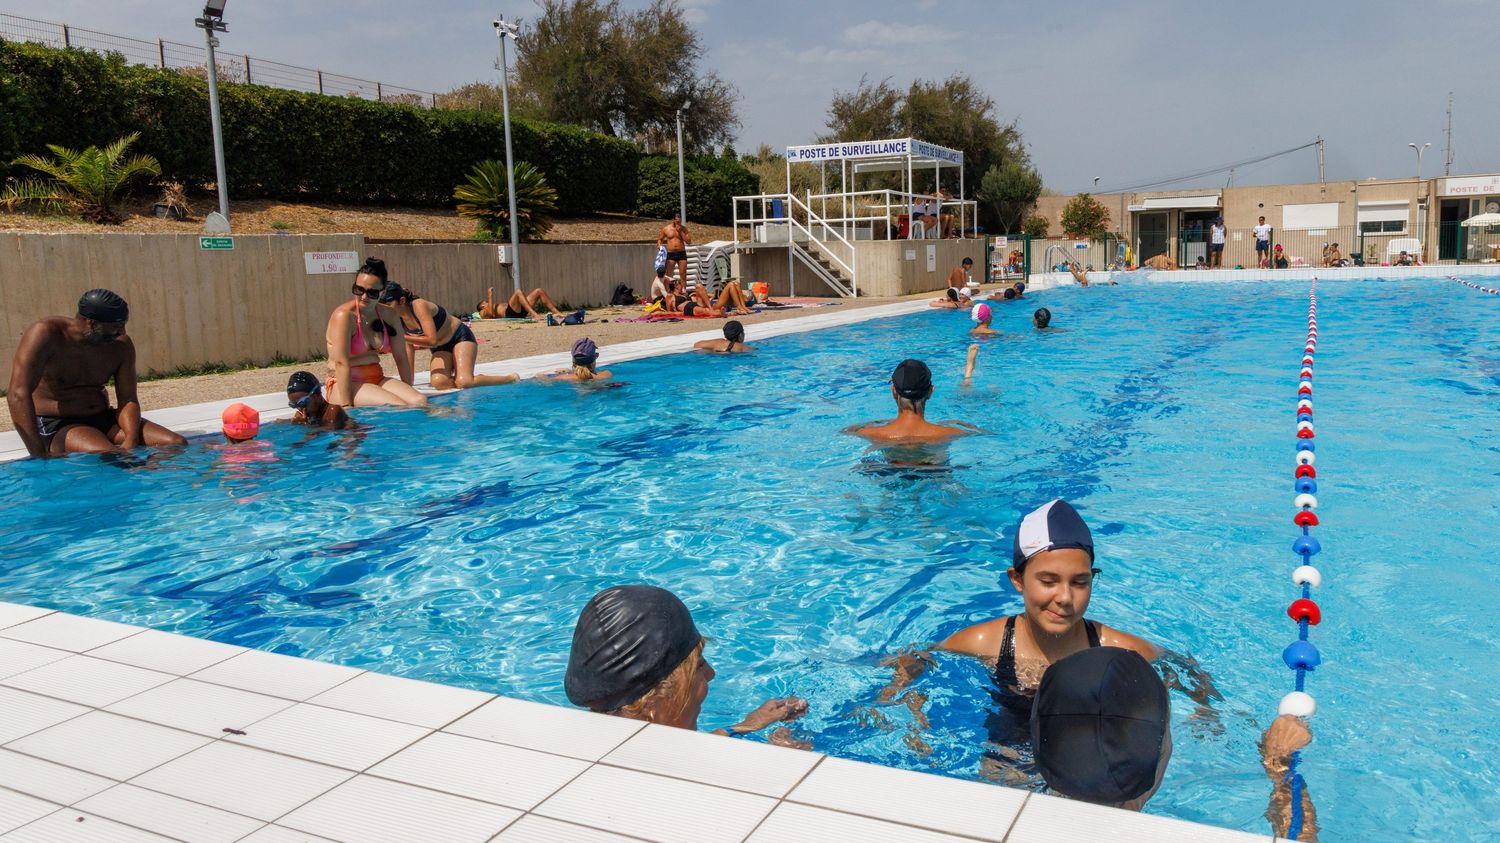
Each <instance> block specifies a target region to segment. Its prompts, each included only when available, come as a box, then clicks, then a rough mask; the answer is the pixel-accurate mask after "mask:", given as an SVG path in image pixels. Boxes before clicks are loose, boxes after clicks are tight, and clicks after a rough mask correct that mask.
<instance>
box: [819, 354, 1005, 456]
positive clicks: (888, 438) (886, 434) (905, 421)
mask: <svg viewBox="0 0 1500 843" xmlns="http://www.w3.org/2000/svg"><path fill="white" fill-rule="evenodd" d="M891 397H892V398H894V399H896V418H894V419H892V420H891V421H888V422H883V423H880V422H872V423H866V424H856V425H852V426H850V427H848V428H845V429H844V432H845V433H852V434H854V435H856V436H863V437H864V438H866V439H869V440H870V441H872V442H877V443H892V444H895V443H919V442H946V441H947V440H949V439H953V438H954V437H957V436H967V435H969V434H971V433H979V432H980V430H979V428H977V427H975V426H973V425H971V424H966V423H964V422H952V423H950V424H934V423H933V422H930V421H928V420H927V418H926V413H927V399H928V398H931V397H932V370H931V369H928V368H927V364H926V363H923V362H922V361H921V360H910V359H908V360H902V361H901V363H900V364H898V365H897V366H896V371H895V372H893V373H892V374H891Z"/></svg>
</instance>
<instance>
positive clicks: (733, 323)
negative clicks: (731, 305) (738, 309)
mask: <svg viewBox="0 0 1500 843" xmlns="http://www.w3.org/2000/svg"><path fill="white" fill-rule="evenodd" d="M724 339H726V340H729V341H730V342H744V341H745V326H744V325H741V324H740V320H738V319H731V320H729V321H728V322H725V323H724Z"/></svg>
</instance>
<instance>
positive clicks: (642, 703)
mask: <svg viewBox="0 0 1500 843" xmlns="http://www.w3.org/2000/svg"><path fill="white" fill-rule="evenodd" d="M703 644H704V641H703V640H702V639H699V640H698V646H696V647H694V648H693V651H692V652H690V653H688V655H687V658H685V659H683V660H682V661H681V662H680V663H679V664H678V665H677V667H675V668H673V670H672V672H671V673H669V674H667V678H666V679H663V680H661V681H660V682H658V683H656V686H655V687H653V688H652V689H651V690H649V691H647V692H646V693H644V694H642V695H641V696H640V698H638V699H636V700H635V701H634V702H629V703H626V704H625V705H622V706H620V707H619V708H617V709H614V710H613V711H609V712H606V713H608V714H612V715H614V716H616V717H627V718H629V719H631V720H655V719H657V710H665V711H666V712H668V714H666V715H665V716H662V717H661V719H663V720H672V719H675V718H676V717H677V716H678V715H680V714H682V711H683V709H685V708H687V706H688V699H689V697H690V695H691V694H692V692H693V679H695V678H696V677H697V676H698V665H699V663H700V662H701V661H702V658H703Z"/></svg>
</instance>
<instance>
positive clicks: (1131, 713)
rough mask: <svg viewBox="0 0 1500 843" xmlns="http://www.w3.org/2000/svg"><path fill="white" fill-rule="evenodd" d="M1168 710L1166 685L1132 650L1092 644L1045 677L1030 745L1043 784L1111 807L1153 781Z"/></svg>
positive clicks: (1033, 717) (1035, 706)
mask: <svg viewBox="0 0 1500 843" xmlns="http://www.w3.org/2000/svg"><path fill="white" fill-rule="evenodd" d="M1170 715H1171V707H1170V705H1169V703H1168V701H1167V686H1166V685H1165V684H1164V683H1163V682H1162V681H1161V677H1159V676H1157V675H1156V671H1155V670H1152V669H1151V665H1149V664H1147V663H1146V660H1145V659H1144V658H1142V657H1141V655H1140V654H1139V653H1137V652H1135V651H1133V650H1125V649H1121V648H1119V647H1090V648H1088V649H1086V650H1079V651H1078V652H1076V653H1074V654H1073V655H1071V656H1068V657H1067V658H1064V659H1061V660H1059V661H1057V662H1054V663H1053V664H1052V666H1051V667H1048V668H1047V671H1046V672H1045V673H1043V674H1042V682H1041V685H1040V686H1038V688H1037V691H1036V701H1035V703H1033V705H1032V709H1031V749H1032V754H1033V755H1034V756H1035V758H1036V765H1037V767H1038V768H1040V770H1041V772H1042V778H1043V779H1045V780H1046V781H1047V785H1048V786H1049V787H1051V788H1052V789H1053V790H1055V791H1057V792H1058V793H1061V794H1063V795H1064V796H1069V797H1072V798H1074V799H1081V800H1083V801H1085V802H1095V803H1098V804H1102V805H1115V804H1119V803H1121V802H1128V801H1130V800H1132V799H1135V798H1136V797H1138V796H1140V795H1141V794H1143V793H1145V792H1146V791H1148V790H1150V789H1151V786H1152V785H1153V784H1155V783H1156V768H1157V765H1158V764H1159V763H1160V762H1161V754H1162V747H1163V744H1164V742H1165V739H1166V734H1167V718H1168V717H1169V716H1170Z"/></svg>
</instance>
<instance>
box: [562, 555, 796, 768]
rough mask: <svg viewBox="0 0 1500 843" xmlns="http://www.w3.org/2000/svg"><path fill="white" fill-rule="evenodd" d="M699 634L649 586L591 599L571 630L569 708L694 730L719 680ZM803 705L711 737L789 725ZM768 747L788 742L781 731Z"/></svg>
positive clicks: (767, 705)
mask: <svg viewBox="0 0 1500 843" xmlns="http://www.w3.org/2000/svg"><path fill="white" fill-rule="evenodd" d="M706 643H707V642H706V640H705V639H704V637H703V636H702V635H701V634H700V633H699V632H698V628H697V627H696V626H695V625H694V624H693V616H692V613H690V612H689V611H688V608H687V606H686V605H684V604H683V602H682V601H681V600H679V599H678V598H677V596H676V595H675V594H673V593H671V592H670V591H667V590H665V589H661V588H657V587H655V586H650V585H620V586H615V587H613V588H607V589H605V590H603V591H601V592H599V593H598V594H595V595H594V596H593V598H592V599H590V600H589V602H588V604H587V605H586V606H584V607H583V612H582V613H580V614H579V616H578V623H577V624H576V625H575V626H574V628H573V646H572V649H571V650H570V651H569V653H568V669H567V673H566V674H564V676H563V690H564V691H565V692H566V693H567V695H568V700H569V701H571V702H572V703H573V704H574V705H577V706H581V707H583V708H587V709H589V710H591V711H596V712H600V713H602V714H610V715H613V716H615V717H625V718H628V719H630V720H644V721H647V722H650V723H659V724H661V725H663V726H671V727H674V728H678V729H691V730H694V731H696V730H697V729H698V716H699V714H700V713H701V712H702V710H703V700H704V699H706V698H707V697H708V685H709V683H710V682H712V681H713V680H714V677H715V676H716V675H717V674H716V672H715V671H714V669H713V666H712V665H710V664H709V663H708V660H707V659H705V658H704V657H703V648H704V645H705V644H706ZM805 713H807V702H806V701H805V700H802V699H799V698H797V697H781V698H779V699H771V700H767V701H766V702H764V703H762V704H761V706H760V707H759V708H757V709H755V710H754V711H752V712H750V713H749V714H747V715H745V717H744V718H743V719H742V720H740V721H739V722H738V723H736V724H734V725H732V726H725V727H723V728H721V729H715V730H714V731H713V734H716V735H730V736H738V735H745V734H749V733H751V732H759V731H761V730H762V729H765V728H766V727H767V726H771V725H774V724H776V723H783V722H791V721H793V720H796V719H797V718H798V717H801V716H802V715H803V714H805ZM770 741H771V742H772V743H777V744H782V745H794V743H793V741H792V739H791V738H790V736H789V735H787V734H785V730H781V731H779V732H778V733H775V734H772V735H771V736H770Z"/></svg>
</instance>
